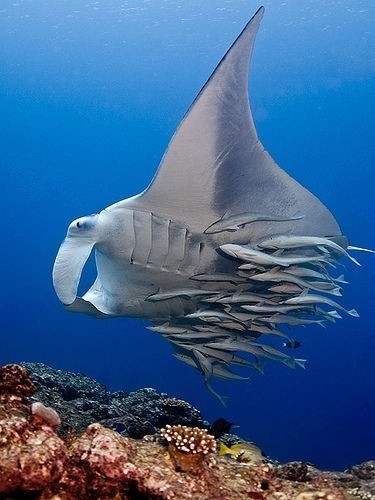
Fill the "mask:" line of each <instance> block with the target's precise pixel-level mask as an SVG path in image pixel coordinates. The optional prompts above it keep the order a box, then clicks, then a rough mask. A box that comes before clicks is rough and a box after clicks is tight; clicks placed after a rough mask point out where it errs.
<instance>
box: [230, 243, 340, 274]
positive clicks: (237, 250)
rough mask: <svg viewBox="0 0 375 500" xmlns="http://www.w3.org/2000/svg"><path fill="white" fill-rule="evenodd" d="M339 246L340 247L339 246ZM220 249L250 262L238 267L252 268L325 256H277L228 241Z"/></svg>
mask: <svg viewBox="0 0 375 500" xmlns="http://www.w3.org/2000/svg"><path fill="white" fill-rule="evenodd" d="M340 248H341V247H340ZM220 249H221V250H222V251H223V252H225V253H226V254H228V255H230V256H231V257H236V258H237V259H241V260H245V261H249V262H250V267H248V264H242V265H241V266H239V269H252V268H253V264H254V263H255V264H260V265H265V266H274V265H277V266H283V267H289V266H291V265H295V264H305V263H310V262H317V261H322V262H324V261H326V257H325V256H323V255H320V256H319V255H318V256H314V257H311V256H305V257H278V256H275V255H271V254H267V253H265V252H262V251H259V250H256V249H255V248H252V247H250V246H243V245H234V244H231V243H228V244H226V245H221V246H220Z"/></svg>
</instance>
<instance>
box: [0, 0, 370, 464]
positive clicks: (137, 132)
mask: <svg viewBox="0 0 375 500" xmlns="http://www.w3.org/2000/svg"><path fill="white" fill-rule="evenodd" d="M263 5H264V6H265V7H266V13H265V16H264V19H263V21H262V23H261V27H260V31H259V34H258V37H257V40H256V43H255V50H254V55H253V61H252V66H251V76H250V97H251V105H252V110H253V114H254V118H255V122H256V126H257V129H258V132H259V135H260V138H261V141H262V142H263V144H264V146H265V147H266V149H267V150H268V151H269V152H270V153H271V155H272V156H273V158H274V159H275V160H276V161H277V163H278V164H279V165H280V166H281V167H282V168H284V169H285V170H286V171H287V172H288V173H289V174H290V175H292V176H293V177H294V178H296V179H297V180H298V181H299V182H301V183H302V184H303V185H304V186H306V187H307V188H308V189H310V190H311V191H312V192H313V193H314V194H316V195H317V196H318V197H319V198H320V199H321V200H322V201H323V202H324V203H325V204H326V205H327V206H328V207H329V208H330V210H331V211H332V212H333V214H334V215H335V216H336V218H337V220H338V221H339V223H340V225H341V227H342V230H343V232H344V234H345V235H347V236H348V237H349V239H350V242H351V244H352V245H358V246H364V247H367V248H373V249H374V248H375V238H374V215H375V214H374V194H375V193H374V178H375V170H374V164H375V140H374V131H375V37H374V26H375V2H374V1H372V0H324V1H323V0H285V1H280V0H264V1H263ZM259 6H260V3H259V2H257V1H255V0H246V1H245V0H215V1H203V0H200V1H198V0H189V1H183V0H148V1H147V0H144V1H140V0H133V1H130V0H129V1H114V0H99V1H92V0H86V1H78V0H56V1H53V2H52V1H51V0H18V1H10V0H2V1H1V3H0V74H1V79H0V113H1V134H0V166H1V167H0V168H1V180H0V194H1V208H2V218H1V235H2V236H1V250H0V257H1V284H2V286H1V301H0V335H1V338H0V340H1V344H0V349H1V351H0V363H1V364H4V363H9V362H19V361H34V362H44V363H47V364H49V365H51V366H53V367H55V368H59V369H63V370H69V371H78V372H84V373H85V374H87V375H89V376H92V377H94V378H96V379H97V380H98V381H100V382H102V383H104V384H105V385H106V386H107V387H108V388H109V389H111V390H117V389H123V390H126V391H130V390H135V389H138V388H141V387H155V388H156V389H157V390H159V391H165V392H167V393H169V394H170V395H172V396H175V397H178V398H184V399H187V400H188V401H190V402H191V403H192V404H194V405H195V406H196V407H197V408H199V409H200V410H201V411H202V412H203V415H204V417H205V418H206V419H209V420H211V421H212V420H215V419H216V418H218V417H220V416H223V417H225V418H227V419H228V420H230V421H232V422H235V423H236V424H238V425H239V426H240V427H239V428H238V429H235V431H236V433H237V434H239V435H241V436H242V437H243V438H246V439H248V440H252V441H254V442H255V443H257V444H258V445H259V446H260V447H261V448H262V449H263V450H264V451H265V452H266V453H267V454H268V455H269V456H270V457H272V458H275V459H277V460H280V461H287V460H305V461H309V462H312V463H314V464H316V465H317V466H319V467H322V468H330V469H344V468H345V467H347V466H349V465H351V464H354V463H358V462H361V461H363V460H366V459H371V458H375V436H374V420H375V411H374V393H375V391H374V385H375V380H374V354H375V327H374V314H375V313H374V302H375V293H374V282H375V271H374V270H375V256H374V255H370V254H365V253H363V254H358V255H357V254H356V257H357V256H358V258H359V260H360V262H361V263H362V267H360V268H359V267H356V266H354V265H353V264H352V263H351V262H350V261H348V260H347V261H345V266H346V268H345V269H344V272H345V276H346V277H347V279H348V281H349V285H347V286H346V290H345V295H344V297H343V298H342V301H341V303H342V304H343V305H345V306H347V307H349V308H351V307H355V308H356V309H357V310H358V311H359V313H360V318H358V319H357V318H352V317H348V316H345V317H344V319H343V320H340V321H339V322H337V323H336V324H333V323H332V324H328V325H327V327H326V328H325V329H323V328H321V327H319V326H309V327H307V328H299V329H298V330H296V331H294V332H293V334H294V336H295V337H296V339H297V340H299V341H300V342H301V344H302V346H301V347H300V349H299V350H298V357H302V358H307V359H308V363H307V368H306V370H301V369H295V370H291V369H289V368H287V367H286V366H284V365H281V364H279V363H276V362H272V361H270V362H268V363H267V364H266V370H265V374H264V375H258V374H253V373H251V374H250V375H251V379H250V381H248V382H223V381H219V380H218V381H217V380H214V382H213V385H214V387H215V388H216V389H217V390H218V391H219V392H220V393H221V394H225V395H227V396H229V398H230V399H229V403H228V406H227V407H226V408H224V407H223V406H222V405H221V404H220V402H219V401H218V400H217V399H216V398H214V397H213V396H212V394H211V393H209V392H208V391H207V390H206V388H205V387H204V386H203V379H202V376H201V375H200V374H199V373H198V371H196V370H193V369H192V368H190V367H188V366H186V365H184V364H182V363H181V362H179V361H177V360H176V359H175V358H174V357H173V356H172V348H171V347H170V346H169V345H167V343H166V342H165V341H164V340H163V339H162V338H161V337H159V336H158V335H157V334H155V333H152V332H150V331H148V330H146V329H145V326H146V323H144V322H141V321H137V320H133V319H128V318H124V319H112V320H104V321H101V320H95V319H92V318H90V317H88V316H84V315H79V314H71V313H68V312H66V311H65V310H64V309H63V307H62V306H61V304H60V303H59V301H58V299H57V297H56V295H55V293H54V290H53V287H52V282H51V270H52V265H53V262H54V259H55V255H56V253H57V250H58V248H59V245H60V243H61V241H62V240H63V238H64V236H65V233H66V229H67V226H68V224H69V223H70V222H71V221H72V220H73V219H75V218H77V217H79V216H81V215H86V214H90V213H93V212H97V211H99V210H100V209H102V208H104V207H106V206H108V205H110V204H112V203H114V202H116V201H119V200H121V199H124V198H127V197H129V196H131V195H133V194H136V193H138V192H140V191H141V190H143V189H144V188H145V187H146V186H147V185H148V183H149V181H150V180H151V178H152V176H153V174H154V172H155V170H156V167H157V165H158V163H159V160H160V158H161V156H162V154H163V151H164V150H165V148H166V146H167V144H168V141H169V139H170V137H171V135H172V133H173V132H174V130H175V128H176V126H177V125H178V123H179V121H180V119H181V118H182V116H183V114H184V113H185V111H186V110H187V108H188V106H189V105H190V103H191V102H192V100H193V99H194V97H195V95H196V94H197V92H198V91H199V90H200V88H201V86H202V85H203V84H204V83H205V81H206V79H207V78H208V77H209V75H210V73H211V71H212V70H213V69H214V67H215V66H216V64H217V63H218V62H219V60H220V58H221V57H222V56H223V54H224V53H225V51H226V50H227V49H228V47H229V46H230V44H231V43H232V42H233V41H234V39H235V38H236V37H237V35H238V34H239V33H240V31H241V30H242V28H243V27H244V25H245V24H246V22H247V21H248V20H249V19H250V18H251V16H252V15H253V14H254V13H255V11H256V10H257V9H258V7H259ZM92 272H93V270H92V269H91V272H90V271H89V272H88V275H87V276H86V277H85V278H86V285H89V284H91V283H90V281H91V280H92ZM293 354H294V353H293Z"/></svg>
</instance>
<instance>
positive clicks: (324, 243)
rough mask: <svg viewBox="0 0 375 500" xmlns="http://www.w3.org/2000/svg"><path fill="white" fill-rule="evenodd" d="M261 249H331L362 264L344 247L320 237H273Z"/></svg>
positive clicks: (263, 242) (261, 243)
mask: <svg viewBox="0 0 375 500" xmlns="http://www.w3.org/2000/svg"><path fill="white" fill-rule="evenodd" d="M257 246H258V247H259V248H274V249H280V248H301V247H322V248H323V249H324V248H329V249H331V250H333V251H334V252H336V253H337V254H339V255H342V256H345V257H348V259H350V260H351V261H352V262H354V263H355V264H357V266H360V265H361V264H360V263H359V262H358V261H357V260H356V259H355V258H354V257H352V256H351V255H350V254H349V253H348V252H347V251H346V250H345V249H344V248H343V247H341V246H340V245H338V244H337V243H335V242H334V241H332V240H330V239H328V238H319V237H318V236H286V235H285V236H272V237H271V238H268V239H266V240H263V241H261V242H259V243H257Z"/></svg>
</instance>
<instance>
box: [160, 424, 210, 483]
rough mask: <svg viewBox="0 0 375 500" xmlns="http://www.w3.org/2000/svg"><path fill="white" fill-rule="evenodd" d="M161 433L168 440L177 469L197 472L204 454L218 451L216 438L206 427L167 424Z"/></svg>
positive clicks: (169, 449)
mask: <svg viewBox="0 0 375 500" xmlns="http://www.w3.org/2000/svg"><path fill="white" fill-rule="evenodd" d="M160 433H161V435H162V436H163V437H164V438H165V439H166V440H167V441H168V445H169V446H168V451H169V455H170V457H171V459H172V461H173V463H174V465H175V468H176V470H180V471H183V472H192V473H197V472H198V471H199V469H200V468H201V464H202V461H203V459H204V456H205V455H207V454H208V453H212V452H215V451H216V441H215V438H214V436H211V434H208V432H207V430H206V429H200V428H199V427H187V426H186V425H166V426H165V428H163V429H161V431H160Z"/></svg>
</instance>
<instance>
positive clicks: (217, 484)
mask: <svg viewBox="0 0 375 500" xmlns="http://www.w3.org/2000/svg"><path fill="white" fill-rule="evenodd" d="M64 376H65V375H64ZM36 385H37V383H36ZM73 388H74V386H73ZM75 389H76V388H75ZM35 390H36V387H35V385H34V383H33V381H31V379H30V375H29V372H28V370H27V369H26V368H25V367H24V366H19V365H6V366H4V367H2V368H0V500H17V499H35V500H47V499H48V500H81V499H82V500H83V499H93V500H95V499H97V500H110V499H113V500H125V499H134V500H135V499H157V500H163V499H197V500H209V499H214V500H232V499H233V500H235V499H236V500H238V499H240V498H249V499H271V500H276V499H278V500H318V499H326V500H341V499H342V500H345V499H347V500H350V499H358V498H359V499H371V498H375V462H372V461H369V462H365V463H363V464H360V465H356V466H353V467H352V468H351V469H349V470H348V471H346V472H343V473H336V472H321V471H319V470H318V469H315V468H314V467H312V466H311V465H309V464H302V463H300V462H291V463H289V464H283V465H280V464H277V465H276V464H273V463H270V462H267V461H266V460H264V461H262V462H260V463H257V464H253V463H243V462H238V461H237V460H235V459H231V458H225V457H221V456H219V454H218V452H217V451H215V450H216V442H215V439H214V437H213V436H210V435H209V434H208V433H207V430H206V429H203V428H199V427H198V426H194V427H192V426H186V425H168V426H167V425H166V426H165V427H164V429H163V430H162V431H161V432H160V433H158V434H156V435H154V436H152V437H147V438H144V439H133V438H131V437H127V436H124V435H122V434H120V433H119V432H116V431H115V430H113V429H109V428H106V427H104V426H103V425H101V424H100V423H91V424H90V425H88V427H87V428H86V429H85V430H83V431H82V432H81V433H78V432H76V431H70V432H66V433H65V437H64V438H63V439H62V438H61V437H59V436H58V435H57V433H56V426H57V425H58V424H57V422H58V419H57V418H56V414H55V412H54V411H51V409H50V408H49V407H48V406H47V404H51V405H52V402H50V403H49V402H48V401H46V400H44V402H43V404H38V405H36V401H35V398H36V394H37V393H36V392H35ZM103 394H105V392H104V391H103ZM163 398H164V399H165V398H167V396H165V395H164V396H163ZM80 399H81V401H82V399H83V398H80ZM158 401H159V400H158ZM39 403H40V402H39ZM161 404H162V403H161ZM186 405H188V403H186ZM176 406H177V407H180V406H181V407H182V408H185V409H186V407H185V405H184V404H182V402H180V403H178V404H177V405H176ZM173 407H175V406H173ZM188 407H189V405H188ZM78 417H79V415H78V414H77V418H78ZM81 422H82V421H81ZM63 423H64V422H63V417H62V424H61V425H63ZM164 442H165V443H166V444H168V450H169V452H168V450H167V446H166V444H164ZM171 448H172V453H171ZM176 450H178V452H179V453H180V454H183V456H184V458H183V460H186V457H198V461H197V464H198V465H195V466H194V467H192V468H189V467H187V468H185V467H184V466H183V467H181V465H180V464H179V463H177V462H176V459H175V456H174V452H175V451H176Z"/></svg>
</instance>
